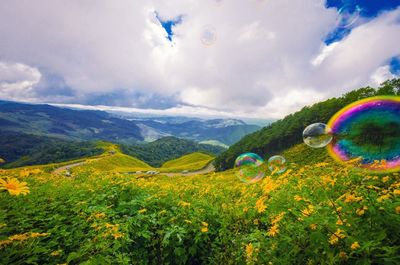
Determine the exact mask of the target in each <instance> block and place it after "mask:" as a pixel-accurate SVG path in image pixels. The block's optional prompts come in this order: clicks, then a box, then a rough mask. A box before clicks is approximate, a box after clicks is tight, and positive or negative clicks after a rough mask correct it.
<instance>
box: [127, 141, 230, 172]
mask: <svg viewBox="0 0 400 265" xmlns="http://www.w3.org/2000/svg"><path fill="white" fill-rule="evenodd" d="M121 150H122V151H123V152H124V153H126V154H128V155H131V156H134V157H137V158H139V159H140V160H143V161H145V162H146V163H148V164H149V165H151V166H153V167H161V165H162V164H163V163H165V162H167V161H169V160H173V159H176V158H178V157H181V156H183V155H186V154H190V153H194V152H199V151H200V152H206V153H210V154H213V155H217V154H219V153H221V152H222V151H224V150H225V148H223V147H220V146H213V145H206V144H198V143H196V142H194V141H191V140H185V139H178V138H175V137H164V138H161V139H159V140H157V141H154V142H151V143H146V144H133V145H121Z"/></svg>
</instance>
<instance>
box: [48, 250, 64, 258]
mask: <svg viewBox="0 0 400 265" xmlns="http://www.w3.org/2000/svg"><path fill="white" fill-rule="evenodd" d="M61 252H62V250H61V249H59V250H56V251H53V252H51V253H50V256H53V257H55V256H60V254H61Z"/></svg>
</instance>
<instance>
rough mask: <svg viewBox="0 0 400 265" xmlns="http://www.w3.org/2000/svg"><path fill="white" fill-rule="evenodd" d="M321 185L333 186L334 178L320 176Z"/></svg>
mask: <svg viewBox="0 0 400 265" xmlns="http://www.w3.org/2000/svg"><path fill="white" fill-rule="evenodd" d="M321 180H322V183H323V185H325V186H327V185H331V186H332V187H333V186H335V183H336V180H335V179H333V178H331V177H330V176H322V177H321Z"/></svg>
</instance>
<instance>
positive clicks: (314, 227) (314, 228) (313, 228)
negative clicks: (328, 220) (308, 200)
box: [310, 224, 318, 230]
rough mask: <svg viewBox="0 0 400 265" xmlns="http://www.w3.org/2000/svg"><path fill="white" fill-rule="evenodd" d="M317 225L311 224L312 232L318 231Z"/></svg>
mask: <svg viewBox="0 0 400 265" xmlns="http://www.w3.org/2000/svg"><path fill="white" fill-rule="evenodd" d="M317 227H318V226H317V225H316V224H310V228H311V230H317Z"/></svg>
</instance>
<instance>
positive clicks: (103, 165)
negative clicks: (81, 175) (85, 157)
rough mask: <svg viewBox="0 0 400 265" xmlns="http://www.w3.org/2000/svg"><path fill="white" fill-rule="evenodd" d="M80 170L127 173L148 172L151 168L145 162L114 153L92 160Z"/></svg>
mask: <svg viewBox="0 0 400 265" xmlns="http://www.w3.org/2000/svg"><path fill="white" fill-rule="evenodd" d="M81 168H90V169H94V170H98V171H102V172H104V171H117V172H127V171H136V170H148V169H151V168H152V167H151V166H149V165H148V164H146V163H145V162H143V161H141V160H139V159H137V158H135V157H132V156H129V155H125V154H122V153H116V154H112V155H109V156H105V157H102V158H100V159H93V160H92V161H89V162H88V163H87V164H85V165H83V166H81Z"/></svg>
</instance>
